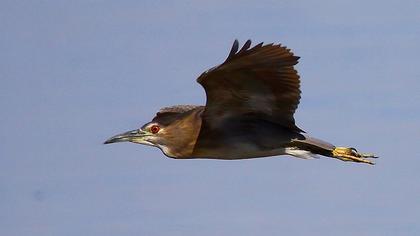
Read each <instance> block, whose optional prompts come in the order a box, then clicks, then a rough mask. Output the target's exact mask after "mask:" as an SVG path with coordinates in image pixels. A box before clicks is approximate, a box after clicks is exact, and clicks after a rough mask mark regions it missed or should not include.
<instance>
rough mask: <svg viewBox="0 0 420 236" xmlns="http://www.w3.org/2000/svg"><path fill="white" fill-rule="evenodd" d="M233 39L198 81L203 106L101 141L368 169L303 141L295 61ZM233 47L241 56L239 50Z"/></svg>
mask: <svg viewBox="0 0 420 236" xmlns="http://www.w3.org/2000/svg"><path fill="white" fill-rule="evenodd" d="M250 46H251V41H250V40H248V41H247V42H246V43H245V44H244V46H243V47H242V48H241V49H240V50H239V44H238V42H237V41H235V43H234V44H233V47H232V49H231V51H230V53H229V56H228V58H227V59H226V61H225V62H224V63H222V64H221V65H219V66H217V67H214V68H212V69H210V70H208V71H206V72H204V73H203V74H202V75H201V76H199V78H198V79H197V81H198V82H199V83H200V84H201V85H202V86H203V87H204V89H205V91H206V95H207V102H206V105H205V106H193V105H177V106H173V107H167V108H163V109H161V110H160V111H159V112H158V113H157V114H156V116H155V117H154V118H153V120H152V121H151V122H149V123H147V124H146V125H144V126H143V127H141V128H140V129H138V130H133V131H129V132H126V133H124V134H120V135H117V136H114V137H112V138H111V139H109V140H107V141H106V142H105V143H113V142H120V141H130V142H134V143H140V144H145V145H151V146H155V147H158V148H160V149H161V150H162V152H163V153H164V154H165V155H167V156H169V157H172V158H176V159H191V158H209V159H225V160H234V159H247V158H258V157H267V156H276V155H285V154H288V155H292V156H295V157H300V158H311V157H314V156H316V155H323V156H328V157H334V158H338V159H340V160H343V161H353V162H364V163H369V164H372V162H371V161H369V160H367V159H366V158H369V157H374V156H373V155H369V154H360V153H358V152H357V151H356V150H355V149H354V148H341V147H335V146H334V145H332V144H329V143H327V142H324V141H321V140H319V139H315V138H312V137H309V136H307V135H305V134H303V133H304V131H302V130H301V129H300V128H299V127H297V126H296V124H295V120H294V117H293V114H294V112H295V110H296V108H297V106H298V104H299V100H300V93H301V91H300V80H299V76H298V74H297V72H296V70H295V69H294V68H293V66H294V65H295V64H297V62H298V59H299V58H298V57H296V56H294V55H293V53H292V52H291V51H290V49H287V48H286V47H283V46H281V45H273V44H268V45H263V44H262V43H261V44H258V45H256V46H254V47H253V48H250ZM238 50H239V51H238Z"/></svg>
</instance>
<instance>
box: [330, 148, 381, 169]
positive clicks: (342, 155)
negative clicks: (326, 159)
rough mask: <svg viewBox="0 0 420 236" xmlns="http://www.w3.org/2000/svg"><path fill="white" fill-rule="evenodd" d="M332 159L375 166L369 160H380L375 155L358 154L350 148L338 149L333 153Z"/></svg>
mask: <svg viewBox="0 0 420 236" xmlns="http://www.w3.org/2000/svg"><path fill="white" fill-rule="evenodd" d="M332 155H333V156H332V157H334V158H337V159H339V160H342V161H352V162H362V163H367V164H371V165H374V164H375V163H373V162H372V161H370V160H367V158H378V157H377V156H375V155H373V154H368V153H358V152H357V150H356V149H355V148H348V147H336V148H334V150H333V151H332Z"/></svg>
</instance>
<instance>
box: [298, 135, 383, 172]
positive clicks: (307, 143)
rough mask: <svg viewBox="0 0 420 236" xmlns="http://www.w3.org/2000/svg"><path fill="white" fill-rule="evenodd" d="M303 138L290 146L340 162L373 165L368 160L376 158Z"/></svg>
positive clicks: (317, 140)
mask: <svg viewBox="0 0 420 236" xmlns="http://www.w3.org/2000/svg"><path fill="white" fill-rule="evenodd" d="M303 137H304V138H299V139H295V140H293V141H292V146H293V147H295V148H297V149H299V150H302V151H307V152H310V153H312V154H318V155H322V156H326V157H331V158H336V159H339V160H342V161H350V162H360V163H367V164H371V165H373V164H374V163H373V162H372V161H371V160H368V159H369V158H377V156H375V155H374V154H370V153H359V152H358V151H357V150H356V149H355V148H352V147H336V146H334V145H332V144H330V143H327V142H325V141H322V140H320V139H316V138H312V137H309V136H306V135H305V136H303Z"/></svg>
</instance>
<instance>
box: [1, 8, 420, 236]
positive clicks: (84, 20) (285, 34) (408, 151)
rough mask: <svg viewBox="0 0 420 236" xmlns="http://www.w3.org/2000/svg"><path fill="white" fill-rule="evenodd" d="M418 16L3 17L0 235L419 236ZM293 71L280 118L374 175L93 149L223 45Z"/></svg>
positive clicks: (107, 13) (305, 163) (222, 53)
mask: <svg viewBox="0 0 420 236" xmlns="http://www.w3.org/2000/svg"><path fill="white" fill-rule="evenodd" d="M419 25H420V1H418V0H415V1H414V0H406V1H400V0H390V1H380V0H376V1H371V0H367V1H366V0H352V1H333V0H328V1H309V0H308V1H300V0H298V1H292V0H289V1H274V0H273V1H233V0H224V1H221V0H213V1H157V0H154V1H99V0H97V1H80V0H74V1H60V0H58V1H11V0H10V1H9V0H1V1H0V32H1V37H0V53H1V54H0V82H1V84H0V108H1V110H0V112H1V113H0V130H1V132H0V235H4V236H21V235H22V236H24V235H25V236H26V235H34V236H38V235H39V236H50V235H51V236H53V235H54V236H55V235H69V236H72V235H93V236H95V235H100V236H104V235H119V236H131V235H145V236H164V235H173V236H185V235H200V236H201V235H202V236H213V235H241V236H248V235H249V236H251V235H323V236H325V235H344V236H346V235H358V236H364V235H369V236H372V235H419V233H420V171H419V168H420V154H419V152H420V150H419V147H420V141H419V140H420V123H419V120H420V105H419V103H420V82H419V81H420V72H419V71H420V70H419V66H420V64H419V53H420V44H419V42H420V27H419ZM236 38H237V39H239V40H240V41H241V42H242V43H243V42H245V40H246V39H248V38H251V39H252V40H253V42H254V44H255V43H258V42H261V41H264V42H267V43H269V42H276V43H282V44H284V45H286V46H288V47H289V48H291V49H293V51H294V52H295V53H296V54H297V55H299V56H301V59H300V62H299V64H298V65H297V69H298V71H299V73H300V75H301V78H302V91H303V95H302V100H301V104H300V106H299V109H298V111H297V113H296V115H295V118H296V120H297V123H298V125H299V126H300V127H301V128H302V129H304V130H306V131H307V132H308V133H309V134H311V135H312V136H315V137H318V138H322V139H324V140H327V141H330V142H332V143H334V144H336V145H341V146H354V147H356V148H358V149H359V150H360V151H366V152H375V153H376V154H377V155H379V156H381V158H380V159H378V160H377V165H375V166H369V165H363V164H355V163H345V162H340V161H337V160H332V159H328V158H321V159H319V160H300V159H296V158H290V157H287V156H281V157H273V158H262V159H254V160H241V161H217V160H173V159H169V158H166V157H165V156H164V155H163V154H162V153H161V152H160V151H159V150H158V149H155V148H152V147H146V146H141V145H134V144H129V143H124V144H115V145H106V146H105V145H103V144H102V143H103V141H104V140H105V139H107V138H109V137H110V136H112V135H114V134H117V133H120V132H123V131H127V130H131V129H135V128H138V127H140V126H141V125H143V124H144V123H146V122H148V121H149V120H150V119H151V118H152V117H153V116H154V114H155V112H156V111H157V110H158V109H159V108H160V107H163V106H168V105H174V104H204V103H205V95H204V90H203V89H202V88H201V87H200V85H199V84H197V83H196V82H195V78H196V77H197V76H198V75H199V74H200V73H201V72H203V71H205V70H206V69H208V68H210V67H212V66H214V65H217V64H219V63H221V62H222V61H223V60H224V59H225V58H226V56H227V54H228V52H229V49H230V47H231V44H232V43H233V40H234V39H236Z"/></svg>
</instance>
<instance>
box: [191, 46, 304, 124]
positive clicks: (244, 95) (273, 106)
mask: <svg viewBox="0 0 420 236" xmlns="http://www.w3.org/2000/svg"><path fill="white" fill-rule="evenodd" d="M250 46H251V41H250V40H248V41H246V43H245V44H244V46H243V47H242V48H241V49H240V50H239V51H238V49H239V43H238V41H237V40H235V42H234V44H233V46H232V49H231V51H230V53H229V56H228V58H227V59H226V61H225V62H223V64H221V65H219V66H217V67H214V68H212V69H210V70H208V71H206V72H204V73H203V74H202V75H200V77H199V78H198V79H197V82H198V83H200V84H201V85H202V86H203V87H204V89H205V91H206V95H207V102H206V107H205V111H204V114H203V118H204V121H205V122H206V125H207V126H208V127H209V128H217V127H218V126H219V125H221V122H222V121H223V120H224V119H235V118H238V119H241V117H244V116H246V117H253V118H255V119H259V120H266V121H269V122H273V123H276V124H279V125H281V126H284V127H286V128H289V129H292V130H295V131H299V132H302V130H301V129H299V128H298V127H297V126H296V125H295V120H294V118H293V114H294V112H295V110H296V108H297V106H298V104H299V99H300V93H301V92H300V89H299V87H300V81H299V75H298V74H297V71H296V70H295V69H294V68H293V66H294V65H296V64H297V63H298V59H299V57H297V56H294V55H293V53H292V52H291V51H290V49H287V48H286V47H283V46H281V45H280V44H279V45H274V44H267V45H263V43H260V44H258V45H256V46H254V47H253V48H250Z"/></svg>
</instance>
